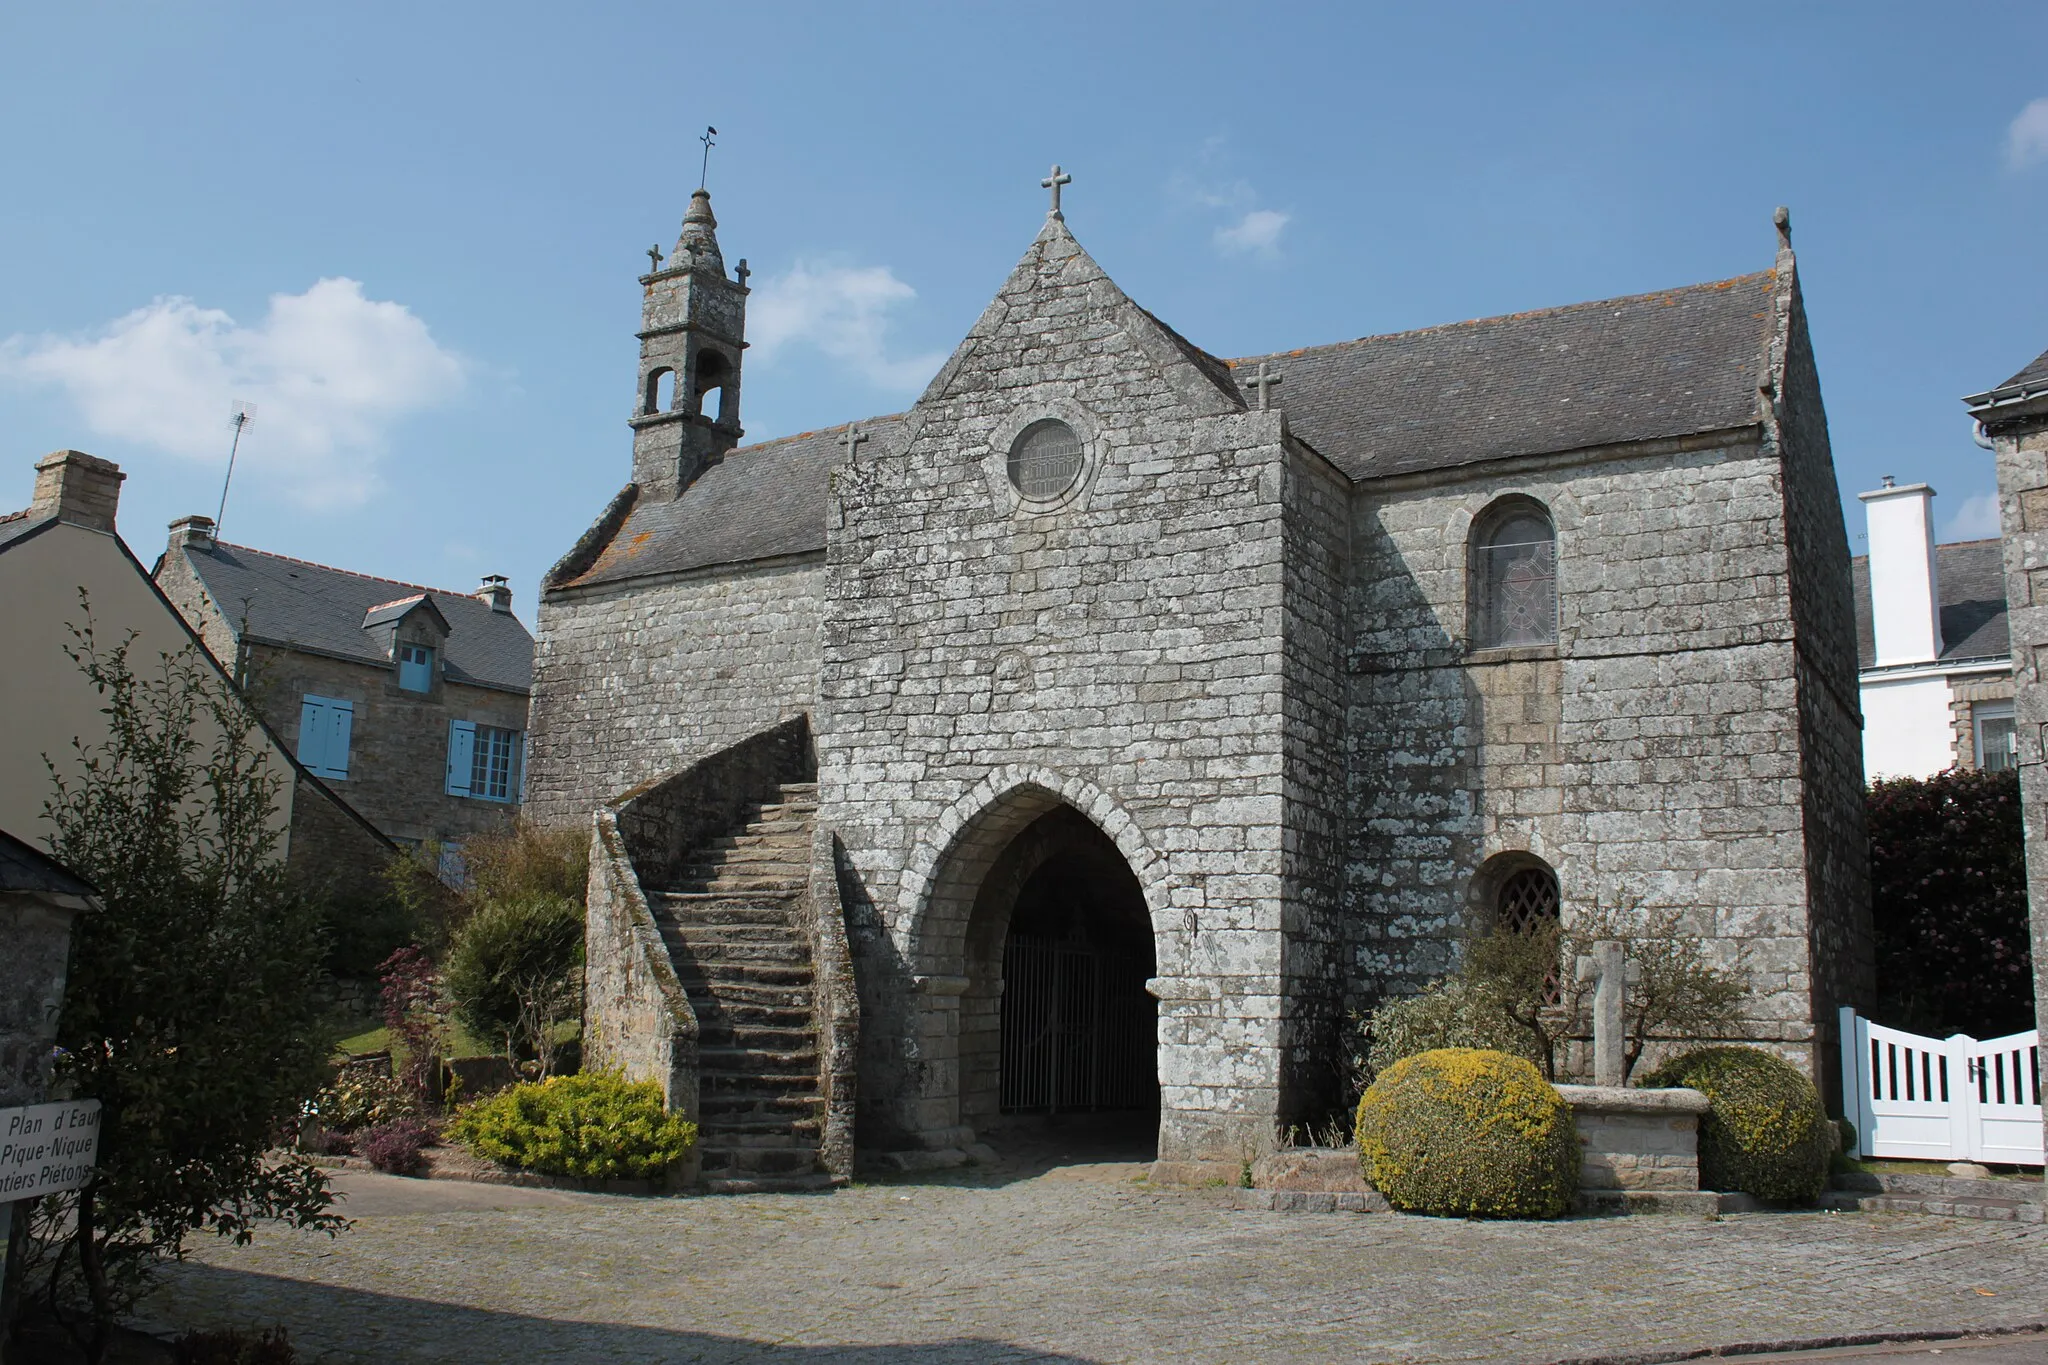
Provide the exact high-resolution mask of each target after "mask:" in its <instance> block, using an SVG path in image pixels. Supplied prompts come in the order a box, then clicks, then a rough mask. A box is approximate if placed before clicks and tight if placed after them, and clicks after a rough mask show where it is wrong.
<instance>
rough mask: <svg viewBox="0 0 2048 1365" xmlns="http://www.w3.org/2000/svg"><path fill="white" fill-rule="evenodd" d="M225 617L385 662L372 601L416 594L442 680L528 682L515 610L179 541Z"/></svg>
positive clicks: (527, 652)
mask: <svg viewBox="0 0 2048 1365" xmlns="http://www.w3.org/2000/svg"><path fill="white" fill-rule="evenodd" d="M171 553H173V554H182V555H184V556H185V557H186V560H187V561H188V562H189V563H190V564H191V566H192V570H193V572H195V573H197V574H198V575H199V579H200V581H201V582H202V583H204V584H205V585H206V591H207V595H208V596H210V597H211V598H212V599H213V602H214V605H215V606H217V607H218V608H219V609H220V611H221V613H222V615H224V616H225V617H226V618H227V620H228V624H229V625H230V626H232V627H234V628H235V629H236V630H238V631H239V630H243V629H245V627H244V626H243V621H244V619H245V618H246V620H247V623H248V624H247V626H246V633H247V636H248V638H250V639H254V640H259V641H262V642H263V643H265V644H273V645H282V646H286V647H290V648H297V649H305V650H309V651H311V652H313V653H316V654H326V655H331V656H333V657H335V658H341V659H353V660H357V661H359V662H362V663H368V664H377V665H385V664H388V663H389V662H390V656H389V655H388V654H386V653H385V652H384V647H383V643H382V642H381V637H378V638H373V637H372V635H371V632H370V631H368V630H365V629H364V624H363V623H364V618H365V617H366V616H368V615H369V613H370V612H371V611H372V609H374V608H377V607H382V606H388V605H390V604H391V603H392V602H393V601H394V599H403V600H408V601H409V600H411V599H412V598H414V597H417V596H419V595H421V594H425V595H427V596H429V597H431V598H432V599H433V603H434V606H435V607H436V608H437V609H438V610H439V611H440V613H441V615H442V616H443V617H444V618H446V620H447V622H448V640H447V643H446V645H445V646H444V647H443V651H442V653H443V657H442V662H443V664H444V665H445V670H446V672H445V676H446V677H447V678H448V680H449V681H450V682H458V683H474V684H477V685H479V686H483V687H496V688H502V689H506V690H509V691H514V692H526V691H529V690H531V688H532V686H533V637H532V636H531V635H529V634H527V632H526V627H525V626H523V625H521V624H520V622H519V618H518V617H516V616H514V615H512V613H510V612H506V611H493V610H492V609H491V605H490V603H488V602H485V601H483V600H482V599H481V598H476V597H472V596H470V595H469V594H468V593H460V592H446V591H443V590H442V589H439V588H425V587H421V586H420V585H419V584H417V583H400V582H397V581H395V580H393V579H389V578H374V577H372V576H370V575H369V574H359V573H350V572H349V571H348V570H346V569H335V568H330V567H329V566H327V565H325V564H313V563H309V562H307V561H306V560H303V559H293V558H291V557H289V556H287V555H274V554H270V553H268V552H266V551H263V550H254V549H250V548H249V547H248V546H246V545H226V544H221V543H219V542H215V544H214V546H213V548H212V549H210V550H201V549H196V548H194V547H192V546H182V547H179V548H177V549H175V550H173V551H171Z"/></svg>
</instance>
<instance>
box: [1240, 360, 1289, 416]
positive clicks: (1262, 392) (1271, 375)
mask: <svg viewBox="0 0 2048 1365" xmlns="http://www.w3.org/2000/svg"><path fill="white" fill-rule="evenodd" d="M1280 382H1281V376H1280V375H1279V374H1278V373H1277V372H1275V371H1273V370H1271V369H1268V368H1267V366H1266V362H1265V361H1263V360H1261V361H1260V362H1259V372H1258V373H1257V374H1255V375H1253V376H1252V377H1251V378H1250V379H1247V380H1245V381H1244V386H1245V387H1246V388H1248V389H1257V390H1258V393H1259V411H1260V412H1265V411H1266V410H1267V409H1269V408H1271V407H1272V406H1273V386H1274V385H1275V384H1278V383H1280Z"/></svg>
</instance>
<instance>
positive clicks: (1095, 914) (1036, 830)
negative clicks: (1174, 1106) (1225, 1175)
mask: <svg viewBox="0 0 2048 1365" xmlns="http://www.w3.org/2000/svg"><path fill="white" fill-rule="evenodd" d="M1000 823H1001V824H1007V825H1009V826H1010V828H1011V829H1012V830H1014V831H1015V832H1014V833H1012V834H1010V836H1009V837H1008V838H1007V839H1004V838H1002V837H1001V835H1000V834H998V835H996V837H994V838H991V839H988V840H987V841H986V842H985V843H984V844H983V853H982V857H984V858H987V859H988V861H986V862H985V863H982V866H985V867H986V868H987V871H986V873H985V875H983V876H982V877H981V878H980V880H979V884H978V886H975V887H973V888H972V890H971V893H970V894H971V901H970V904H969V907H968V911H967V915H966V921H967V922H966V925H965V930H966V932H965V934H964V936H963V938H964V942H963V944H962V946H963V948H964V953H963V956H964V959H965V960H964V962H963V964H962V965H963V966H964V968H965V971H964V977H965V983H964V985H965V989H964V990H963V991H962V993H961V996H960V1001H959V1010H960V1015H959V1035H958V1037H959V1054H958V1055H959V1066H960V1070H959V1086H960V1090H959V1097H960V1121H961V1122H962V1123H963V1124H965V1125H967V1126H969V1127H971V1128H973V1129H974V1130H975V1131H976V1132H977V1133H981V1134H985V1135H988V1136H991V1137H998V1136H999V1135H1002V1134H1010V1135H1013V1136H1015V1135H1020V1134H1022V1135H1029V1134H1032V1133H1034V1132H1042V1131H1044V1129H1045V1128H1046V1127H1047V1126H1048V1125H1049V1124H1051V1125H1057V1126H1058V1128H1059V1129H1060V1130H1061V1131H1062V1132H1063V1133H1064V1134H1066V1135H1068V1136H1070V1137H1073V1136H1079V1137H1084V1138H1090V1139H1096V1140H1099V1141H1101V1142H1105V1143H1112V1144H1116V1145H1118V1146H1121V1147H1133V1148H1136V1147H1145V1148H1150V1147H1153V1146H1155V1145H1156V1141H1157V1131H1158V1122H1159V1065H1158V1039H1159V1022H1158V1020H1159V1014H1158V1002H1157V1001H1156V1000H1154V999H1153V998H1152V996H1151V995H1150V994H1149V993H1148V992H1147V990H1146V981H1147V980H1148V979H1149V978H1151V977H1153V976H1155V975H1156V974H1157V970H1158V963H1157V956H1156V950H1155V948H1154V945H1153V932H1152V918H1151V913H1150V911H1149V910H1148V908H1147V906H1146V902H1145V894H1144V891H1143V889H1142V888H1141V886H1140V884H1139V881H1138V878H1137V876H1136V875H1135V874H1134V873H1133V872H1132V871H1131V867H1130V865H1129V863H1128V862H1126V861H1125V858H1124V855H1123V853H1122V851H1121V850H1119V849H1118V847H1117V845H1116V843H1115V842H1114V841H1113V840H1112V839H1110V837H1109V836H1108V835H1106V834H1105V833H1103V832H1102V830H1101V829H1100V828H1099V827H1097V826H1096V824H1095V823H1094V822H1093V821H1091V820H1090V819H1089V818H1088V817H1087V816H1086V815H1084V814H1082V813H1081V812H1080V811H1078V810H1076V809H1075V808H1073V807H1072V806H1069V805H1066V804H1065V803H1063V802H1051V803H1048V807H1047V808H1043V809H1042V811H1041V812H1037V813H1031V814H1030V816H1029V818H1028V819H1027V820H1021V821H1003V822H1000ZM1020 825H1021V828H1020V827H1019V826H1020ZM991 833H994V831H993V830H992V831H991ZM974 861H980V860H979V859H975V860H974ZM961 889H962V890H967V889H968V888H966V887H962V888H961ZM963 899H966V897H963ZM1132 1155H1143V1153H1140V1152H1136V1151H1133V1153H1132Z"/></svg>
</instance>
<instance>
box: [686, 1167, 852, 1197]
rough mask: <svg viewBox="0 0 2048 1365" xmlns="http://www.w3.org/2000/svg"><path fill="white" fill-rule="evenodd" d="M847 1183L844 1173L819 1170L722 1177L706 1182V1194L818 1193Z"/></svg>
mask: <svg viewBox="0 0 2048 1365" xmlns="http://www.w3.org/2000/svg"><path fill="white" fill-rule="evenodd" d="M846 1183H847V1178H846V1177H845V1176H843V1175H826V1174H825V1173H824V1172H823V1171H819V1172H817V1173H815V1174H812V1175H784V1176H759V1177H755V1178H752V1179H745V1180H735V1179H730V1178H726V1177H720V1178H718V1179H716V1180H706V1181H705V1182H704V1193H706V1194H817V1193H820V1192H822V1191H824V1190H836V1189H838V1188H840V1187H841V1186H843V1185H845V1184H846Z"/></svg>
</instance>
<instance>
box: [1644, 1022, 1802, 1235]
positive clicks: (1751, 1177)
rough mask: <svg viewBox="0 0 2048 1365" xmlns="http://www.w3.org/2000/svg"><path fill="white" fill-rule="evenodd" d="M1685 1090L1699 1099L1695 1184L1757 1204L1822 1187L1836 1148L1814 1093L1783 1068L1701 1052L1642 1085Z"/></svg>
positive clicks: (1777, 1062)
mask: <svg viewBox="0 0 2048 1365" xmlns="http://www.w3.org/2000/svg"><path fill="white" fill-rule="evenodd" d="M1643 1084H1644V1085H1645V1086H1648V1087H1651V1088H1664V1087H1669V1086H1685V1087H1687V1088H1689V1089H1693V1090H1697V1091H1699V1092H1700V1093H1701V1094H1703V1095H1705V1096H1706V1097H1707V1101H1708V1109H1707V1112H1706V1114H1705V1115H1704V1116H1703V1117H1702V1118H1701V1120H1700V1184H1701V1185H1703V1186H1705V1187H1706V1188H1707V1189H1710V1190H1740V1191H1742V1192H1743V1193H1745V1194H1753V1195H1755V1196H1756V1197H1757V1198H1759V1199H1782V1200H1798V1201H1804V1200H1809V1199H1812V1198H1813V1197H1814V1196H1815V1195H1817V1194H1819V1193H1820V1192H1821V1189H1822V1187H1824V1186H1825V1185H1826V1184H1827V1178H1828V1163H1829V1161H1830V1160H1831V1159H1832V1158H1833V1156H1834V1153H1835V1151H1836V1149H1837V1148H1838V1147H1839V1146H1840V1145H1841V1133H1840V1130H1839V1129H1837V1128H1836V1127H1835V1125H1834V1124H1832V1123H1830V1122H1829V1121H1828V1116H1827V1111H1826V1110H1825V1109H1823V1108H1822V1107H1821V1102H1820V1092H1819V1091H1818V1090H1815V1089H1814V1088H1813V1082H1812V1081H1809V1080H1808V1079H1806V1077H1805V1076H1803V1075H1801V1074H1800V1072H1799V1071H1798V1070H1797V1069H1796V1068H1795V1067H1794V1066H1793V1065H1792V1064H1791V1063H1790V1062H1787V1061H1785V1060H1784V1059H1783V1058H1781V1057H1777V1056H1775V1055H1773V1054H1771V1053H1769V1052H1765V1051H1763V1050H1762V1049H1761V1048H1753V1047H1703V1048H1701V1049H1699V1050H1698V1051H1696V1052H1688V1053H1686V1054H1685V1055H1684V1056H1682V1057H1678V1058H1674V1059H1673V1060H1671V1061H1669V1062H1666V1063H1665V1064H1664V1065H1663V1066H1660V1067H1658V1068H1657V1069H1656V1070H1655V1071H1653V1072H1651V1073H1650V1075H1649V1077H1648V1078H1647V1079H1646V1080H1645V1081H1644V1082H1643Z"/></svg>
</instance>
